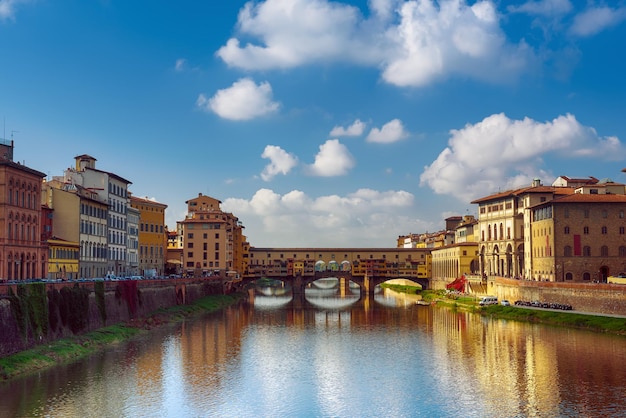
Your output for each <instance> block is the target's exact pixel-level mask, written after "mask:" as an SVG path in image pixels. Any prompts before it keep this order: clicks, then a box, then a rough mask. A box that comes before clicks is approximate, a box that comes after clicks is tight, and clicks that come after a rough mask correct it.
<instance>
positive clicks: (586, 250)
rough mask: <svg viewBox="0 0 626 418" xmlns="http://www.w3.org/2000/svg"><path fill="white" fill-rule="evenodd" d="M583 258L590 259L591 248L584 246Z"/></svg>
mask: <svg viewBox="0 0 626 418" xmlns="http://www.w3.org/2000/svg"><path fill="white" fill-rule="evenodd" d="M583 257H591V247H590V246H588V245H585V246H584V247H583Z"/></svg>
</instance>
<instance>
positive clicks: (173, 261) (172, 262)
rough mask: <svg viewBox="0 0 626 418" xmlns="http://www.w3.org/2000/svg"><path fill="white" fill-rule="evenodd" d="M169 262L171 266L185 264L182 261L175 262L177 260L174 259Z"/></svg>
mask: <svg viewBox="0 0 626 418" xmlns="http://www.w3.org/2000/svg"><path fill="white" fill-rule="evenodd" d="M167 262H168V263H169V264H183V262H182V261H180V260H175V259H173V258H170V259H169V260H167Z"/></svg>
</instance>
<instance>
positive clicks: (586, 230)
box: [583, 226, 589, 234]
mask: <svg viewBox="0 0 626 418" xmlns="http://www.w3.org/2000/svg"><path fill="white" fill-rule="evenodd" d="M588 233H589V227H588V226H585V227H583V234H588Z"/></svg>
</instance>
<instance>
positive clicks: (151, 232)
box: [130, 196, 168, 277]
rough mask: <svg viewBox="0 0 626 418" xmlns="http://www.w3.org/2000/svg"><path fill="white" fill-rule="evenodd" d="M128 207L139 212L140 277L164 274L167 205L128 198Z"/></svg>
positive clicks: (145, 199) (143, 199) (138, 198)
mask: <svg viewBox="0 0 626 418" xmlns="http://www.w3.org/2000/svg"><path fill="white" fill-rule="evenodd" d="M130 205H131V206H132V207H133V208H135V209H137V210H138V212H139V270H140V272H141V274H142V275H144V276H147V277H150V276H162V275H164V274H165V272H164V269H165V261H166V254H167V249H166V248H167V247H166V245H167V242H168V237H167V235H166V233H167V231H166V227H165V210H166V209H167V205H165V204H163V203H159V202H157V201H155V200H151V199H147V198H140V197H136V196H131V197H130Z"/></svg>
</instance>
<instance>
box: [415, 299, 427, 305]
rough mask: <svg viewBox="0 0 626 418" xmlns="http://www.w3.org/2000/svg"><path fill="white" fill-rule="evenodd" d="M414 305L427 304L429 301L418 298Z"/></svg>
mask: <svg viewBox="0 0 626 418" xmlns="http://www.w3.org/2000/svg"><path fill="white" fill-rule="evenodd" d="M415 304H416V305H424V306H429V305H430V302H426V301H425V300H421V299H420V300H418V301H417V302H415Z"/></svg>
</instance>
